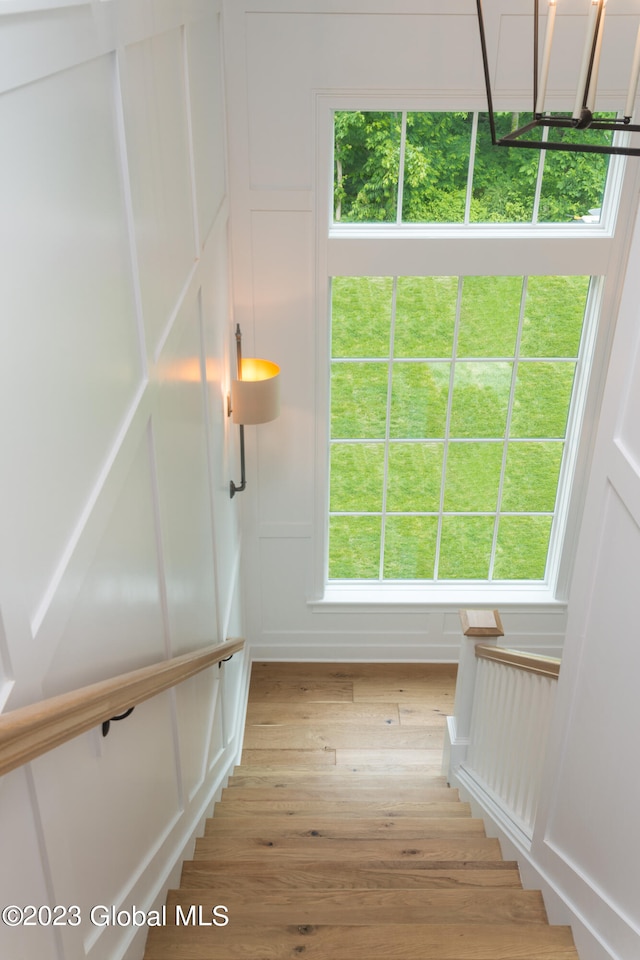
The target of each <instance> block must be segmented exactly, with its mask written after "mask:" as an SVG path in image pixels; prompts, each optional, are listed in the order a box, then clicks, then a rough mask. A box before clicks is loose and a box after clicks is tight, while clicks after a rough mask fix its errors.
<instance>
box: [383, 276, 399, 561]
mask: <svg viewBox="0 0 640 960" xmlns="http://www.w3.org/2000/svg"><path fill="white" fill-rule="evenodd" d="M397 292H398V278H397V277H394V278H393V290H392V293H391V329H390V331H389V359H388V361H387V413H386V422H385V429H384V470H383V476H382V516H381V518H380V565H379V568H378V575H379V579H380V580H383V579H384V541H385V535H386V526H387V487H388V485H389V438H390V436H391V391H392V388H393V354H394V339H395V332H396V298H397Z"/></svg>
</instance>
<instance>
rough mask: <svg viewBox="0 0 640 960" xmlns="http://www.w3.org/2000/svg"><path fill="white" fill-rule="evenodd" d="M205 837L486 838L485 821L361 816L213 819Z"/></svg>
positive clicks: (455, 818)
mask: <svg viewBox="0 0 640 960" xmlns="http://www.w3.org/2000/svg"><path fill="white" fill-rule="evenodd" d="M204 835H205V837H247V838H250V837H260V838H265V837H269V838H271V837H278V838H287V837H300V838H301V839H304V838H308V839H310V840H315V839H317V838H323V837H324V838H334V839H345V840H349V839H351V840H357V839H365V840H367V839H374V838H378V837H379V838H380V839H383V838H385V837H394V838H397V839H402V840H411V839H415V838H417V839H418V840H423V839H427V838H437V837H483V836H484V835H485V829H484V823H483V821H482V820H477V819H472V818H471V817H448V818H442V817H422V818H416V817H398V818H397V819H394V818H390V817H376V818H374V817H358V818H353V817H352V818H346V819H344V820H343V819H340V818H339V817H338V816H334V817H331V816H324V817H320V816H307V817H296V818H295V819H292V818H291V817H278V816H270V817H264V818H262V817H259V818H257V819H255V820H253V819H251V820H249V821H248V820H247V819H246V818H244V817H243V818H239V817H235V818H226V819H216V818H213V819H211V820H209V821H207V824H206V827H205V834H204Z"/></svg>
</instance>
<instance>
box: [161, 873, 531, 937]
mask: <svg viewBox="0 0 640 960" xmlns="http://www.w3.org/2000/svg"><path fill="white" fill-rule="evenodd" d="M221 902H222V903H224V904H225V906H226V907H227V910H228V914H229V917H232V918H233V920H234V922H240V923H243V924H245V923H258V922H262V923H265V924H267V925H271V924H276V923H283V924H304V923H312V924H327V923H339V924H349V925H350V926H355V925H360V924H372V923H373V924H375V923H378V924H379V923H396V924H402V923H546V921H547V915H546V911H545V908H544V903H543V901H542V894H541V893H540V892H539V891H538V890H504V889H500V888H494V889H487V890H478V889H471V888H466V889H465V888H460V889H455V890H430V889H424V888H423V889H417V890H416V889H414V890H403V889H395V890H385V889H374V890H351V891H349V896H348V897H345V894H344V890H329V891H326V890H323V891H320V890H311V891H309V890H305V891H300V890H285V891H278V892H268V893H267V892H263V893H262V895H261V896H260V898H259V900H257V899H256V897H255V893H254V891H253V890H252V888H251V887H249V888H248V889H247V891H246V892H244V893H243V892H242V891H241V890H237V891H235V892H234V893H230V892H229V890H227V889H226V885H225V880H224V879H222V878H221V880H220V882H219V883H218V884H217V886H215V887H214V888H212V889H199V890H188V889H181V890H171V891H169V896H168V898H167V907H168V914H167V919H168V922H174V920H175V916H176V910H175V907H176V905H177V904H179V905H180V906H181V907H182V908H183V915H186V912H187V910H188V909H189V907H191V906H192V905H194V904H195V905H198V906H200V905H202V907H203V915H206V914H210V913H211V907H212V905H214V906H215V904H217V903H221Z"/></svg>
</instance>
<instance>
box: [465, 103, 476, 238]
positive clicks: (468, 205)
mask: <svg viewBox="0 0 640 960" xmlns="http://www.w3.org/2000/svg"><path fill="white" fill-rule="evenodd" d="M477 138H478V111H477V110H476V111H475V112H474V114H473V122H472V124H471V144H470V146H469V171H468V173H467V194H466V197H465V201H464V223H465V224H468V223H469V222H470V219H471V198H472V196H473V170H474V167H475V162H476V140H477Z"/></svg>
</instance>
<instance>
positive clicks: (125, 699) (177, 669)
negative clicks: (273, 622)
mask: <svg viewBox="0 0 640 960" xmlns="http://www.w3.org/2000/svg"><path fill="white" fill-rule="evenodd" d="M243 647H244V640H243V639H240V638H238V639H232V640H227V641H225V642H224V643H217V644H215V645H214V646H211V647H204V648H203V649H201V650H197V651H195V652H194V653H185V654H183V655H182V656H180V657H173V658H172V659H171V660H162V661H160V662H159V663H154V664H152V665H151V666H149V667H142V668H141V669H139V670H132V671H131V672H130V673H122V674H120V676H118V677H111V678H110V679H109V680H101V681H100V682H99V683H92V684H90V685H89V686H87V687H80V688H79V689H77V690H72V691H71V692H70V693H62V694H59V695H58V696H57V697H50V698H49V699H48V700H41V701H40V702H39V703H33V704H29V705H28V706H25V707H19V708H18V709H17V710H11V711H10V712H9V713H5V714H2V715H0V776H2V775H3V774H5V773H8V772H9V771H10V770H14V769H15V768H16V767H21V766H22V765H23V764H24V763H28V762H29V760H33V759H34V758H35V757H39V756H40V755H41V754H43V753H46V752H47V751H48V750H53V748H54V747H58V746H60V744H61V743H65V742H66V741H67V740H72V739H73V738H74V737H77V736H78V735H79V734H81V733H84V732H85V731H86V730H90V729H91V728H92V727H96V726H98V725H99V724H100V723H102V722H103V721H105V720H109V719H110V718H112V717H115V716H116V714H120V713H123V712H124V711H126V710H128V709H129V708H130V707H134V706H136V705H137V704H139V703H142V702H143V701H144V700H149V699H150V698H151V697H155V696H156V694H158V693H162V691H163V690H168V689H169V687H173V686H175V685H176V684H177V683H182V681H183V680H188V679H189V677H193V676H194V675H195V674H196V673H200V671H201V670H206V668H207V667H211V666H213V665H214V664H215V663H219V662H220V661H222V660H224V659H226V658H227V657H230V656H231V655H232V654H234V653H237V652H238V650H241V649H242V648H243Z"/></svg>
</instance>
